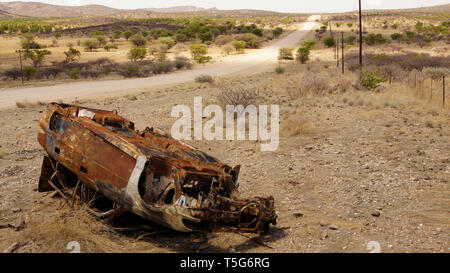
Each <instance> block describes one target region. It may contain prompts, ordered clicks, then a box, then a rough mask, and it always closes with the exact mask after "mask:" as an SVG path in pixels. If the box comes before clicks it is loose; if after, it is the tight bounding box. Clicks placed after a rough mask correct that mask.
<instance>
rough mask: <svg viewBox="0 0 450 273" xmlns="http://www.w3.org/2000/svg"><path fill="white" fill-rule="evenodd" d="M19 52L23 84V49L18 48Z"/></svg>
mask: <svg viewBox="0 0 450 273" xmlns="http://www.w3.org/2000/svg"><path fill="white" fill-rule="evenodd" d="M16 52H17V53H19V59H20V75H21V76H22V84H23V67H22V50H21V49H19V50H16Z"/></svg>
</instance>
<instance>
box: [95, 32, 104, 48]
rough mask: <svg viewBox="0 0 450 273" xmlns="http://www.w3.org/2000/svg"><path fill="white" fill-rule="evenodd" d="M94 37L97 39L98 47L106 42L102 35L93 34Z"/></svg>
mask: <svg viewBox="0 0 450 273" xmlns="http://www.w3.org/2000/svg"><path fill="white" fill-rule="evenodd" d="M94 38H95V39H96V40H97V41H98V45H99V47H100V46H104V45H106V43H107V41H106V37H105V36H103V35H97V36H94Z"/></svg>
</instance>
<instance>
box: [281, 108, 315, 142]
mask: <svg viewBox="0 0 450 273" xmlns="http://www.w3.org/2000/svg"><path fill="white" fill-rule="evenodd" d="M312 129H313V127H312V122H311V121H310V120H309V119H307V118H306V117H305V115H304V114H303V113H301V112H296V113H293V114H291V115H290V116H289V117H288V118H287V119H285V120H284V121H282V122H281V127H280V133H281V135H283V136H298V135H303V134H308V133H311V132H312Z"/></svg>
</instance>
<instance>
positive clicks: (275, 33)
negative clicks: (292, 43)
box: [272, 27, 283, 38]
mask: <svg viewBox="0 0 450 273" xmlns="http://www.w3.org/2000/svg"><path fill="white" fill-rule="evenodd" d="M282 33H283V29H282V28H281V27H276V28H274V29H273V30H272V34H273V37H275V38H276V37H278V36H280V35H281V34H282Z"/></svg>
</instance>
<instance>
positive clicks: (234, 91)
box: [218, 86, 258, 107]
mask: <svg viewBox="0 0 450 273" xmlns="http://www.w3.org/2000/svg"><path fill="white" fill-rule="evenodd" d="M221 89H222V91H221V92H220V95H219V98H218V99H219V101H220V102H221V103H222V104H223V105H232V106H237V105H242V106H244V107H247V106H248V105H251V104H256V102H257V100H258V94H257V93H256V92H255V91H253V90H250V89H247V88H245V87H241V86H237V87H234V88H230V87H228V88H221Z"/></svg>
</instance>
